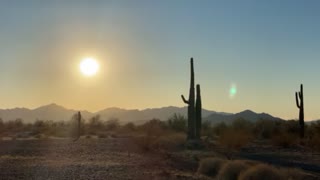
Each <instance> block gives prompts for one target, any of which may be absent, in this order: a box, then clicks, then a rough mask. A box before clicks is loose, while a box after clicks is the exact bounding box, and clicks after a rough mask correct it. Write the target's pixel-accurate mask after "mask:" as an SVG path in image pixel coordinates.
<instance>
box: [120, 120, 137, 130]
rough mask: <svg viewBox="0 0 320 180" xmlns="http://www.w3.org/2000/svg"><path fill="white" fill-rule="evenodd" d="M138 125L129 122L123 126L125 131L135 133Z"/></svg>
mask: <svg viewBox="0 0 320 180" xmlns="http://www.w3.org/2000/svg"><path fill="white" fill-rule="evenodd" d="M136 128H137V127H136V125H135V124H134V123H133V122H129V123H127V124H125V125H124V126H123V129H125V130H128V131H135V130H136Z"/></svg>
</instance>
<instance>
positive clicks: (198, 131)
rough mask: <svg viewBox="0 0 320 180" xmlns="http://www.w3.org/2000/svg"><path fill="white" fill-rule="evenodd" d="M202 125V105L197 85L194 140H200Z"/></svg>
mask: <svg viewBox="0 0 320 180" xmlns="http://www.w3.org/2000/svg"><path fill="white" fill-rule="evenodd" d="M201 124H202V103H201V92H200V85H199V84H197V100H196V138H197V139H200V136H201Z"/></svg>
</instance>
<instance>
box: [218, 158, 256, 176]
mask: <svg viewBox="0 0 320 180" xmlns="http://www.w3.org/2000/svg"><path fill="white" fill-rule="evenodd" d="M249 167H250V166H249V165H248V164H247V163H246V162H245V161H240V160H235V161H229V162H227V163H225V164H224V165H223V166H222V168H221V170H220V171H219V175H218V177H219V179H221V180H237V179H238V176H239V175H240V173H241V172H243V171H245V170H247V169H248V168H249Z"/></svg>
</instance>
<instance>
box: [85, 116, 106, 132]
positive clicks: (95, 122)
mask: <svg viewBox="0 0 320 180" xmlns="http://www.w3.org/2000/svg"><path fill="white" fill-rule="evenodd" d="M87 128H88V131H89V132H93V131H101V130H104V124H103V121H102V120H101V117H100V115H95V116H93V117H91V118H90V119H89V120H88V126H87Z"/></svg>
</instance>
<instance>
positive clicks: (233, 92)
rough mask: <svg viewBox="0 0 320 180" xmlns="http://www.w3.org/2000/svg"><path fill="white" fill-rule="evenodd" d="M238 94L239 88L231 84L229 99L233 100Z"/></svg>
mask: <svg viewBox="0 0 320 180" xmlns="http://www.w3.org/2000/svg"><path fill="white" fill-rule="evenodd" d="M236 94H237V86H236V84H231V87H230V89H229V97H230V98H231V99H232V98H234V97H235V96H236Z"/></svg>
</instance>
